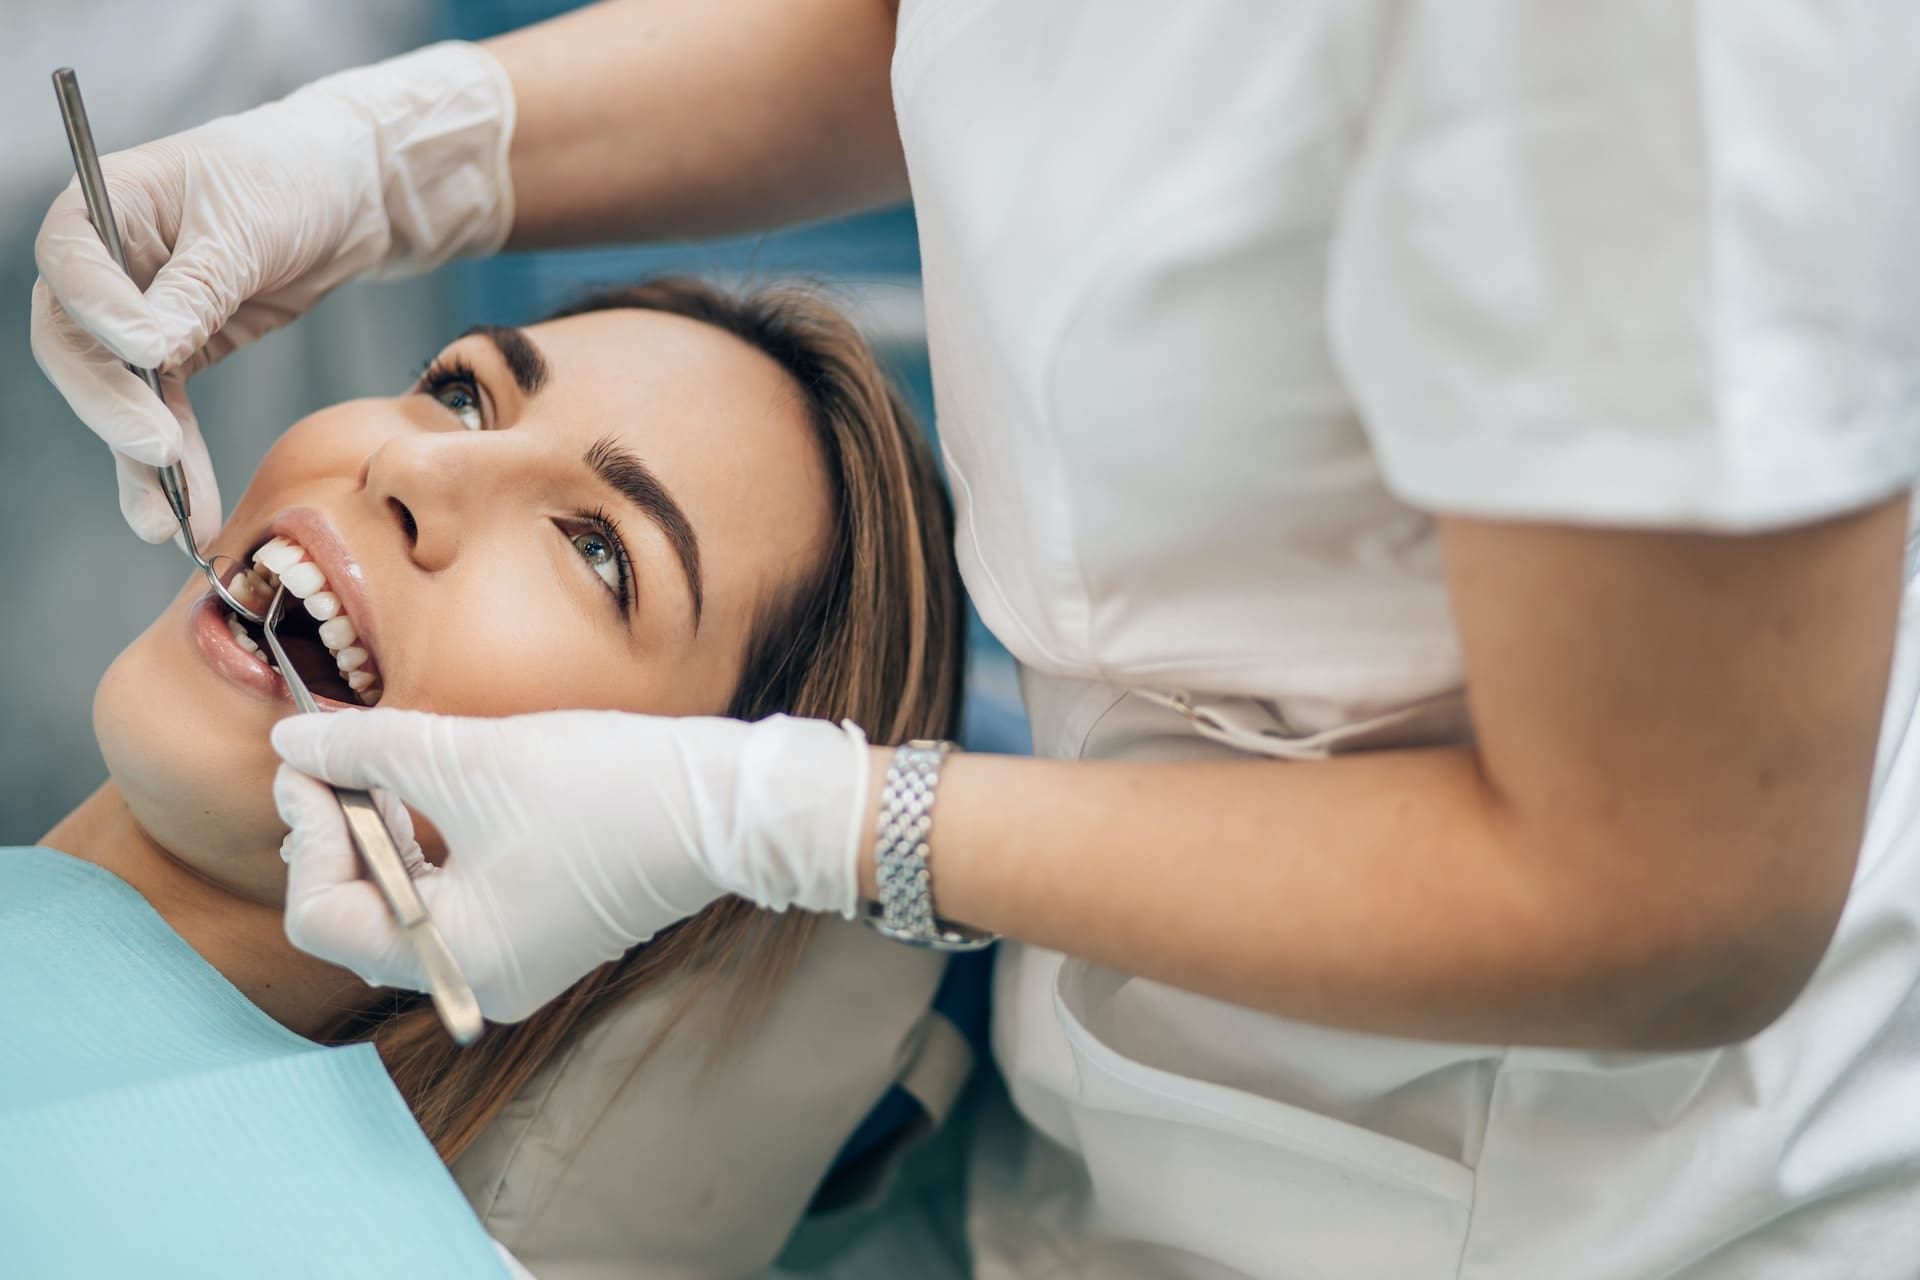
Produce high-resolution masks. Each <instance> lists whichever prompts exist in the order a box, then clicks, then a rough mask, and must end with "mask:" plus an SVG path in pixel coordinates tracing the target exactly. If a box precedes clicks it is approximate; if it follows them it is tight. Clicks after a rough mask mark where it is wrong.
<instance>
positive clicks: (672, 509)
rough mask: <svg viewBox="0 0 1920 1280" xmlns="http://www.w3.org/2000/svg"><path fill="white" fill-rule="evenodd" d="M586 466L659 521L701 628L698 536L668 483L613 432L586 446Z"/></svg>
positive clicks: (694, 626) (611, 487) (617, 491)
mask: <svg viewBox="0 0 1920 1280" xmlns="http://www.w3.org/2000/svg"><path fill="white" fill-rule="evenodd" d="M586 463H587V469H588V470H590V471H592V472H593V474H594V475H595V476H597V477H598V478H599V479H600V482H601V483H602V484H605V485H606V486H607V487H608V488H609V489H612V490H613V491H614V492H615V493H617V494H619V495H620V496H621V497H623V498H625V499H626V500H627V501H628V502H630V503H632V504H633V505H634V506H635V507H637V508H639V510H640V513H641V514H642V515H644V516H646V517H647V519H649V520H651V521H653V523H654V524H656V525H658V526H659V528H660V532H661V533H663V534H665V535H666V537H667V541H668V542H669V543H671V544H672V546H673V553H674V555H676V556H678V557H679V559H680V568H681V571H682V572H684V573H685V574H686V575H687V594H688V595H690V596H692V597H693V629H694V632H695V633H696V634H697V633H698V632H699V630H700V599H701V589H700V538H699V535H697V534H696V533H694V531H693V523H692V522H691V521H689V520H688V519H687V513H686V512H684V511H682V510H681V509H680V504H679V503H677V502H675V501H674V500H673V495H672V494H671V493H669V492H667V487H666V486H665V485H663V484H661V483H660V477H658V476H656V475H654V474H653V472H652V470H650V469H649V468H648V466H647V464H646V463H644V462H642V461H640V459H639V458H638V457H636V456H635V455H634V454H633V453H632V452H631V451H629V450H628V449H627V448H626V447H625V446H623V445H622V444H621V443H620V442H619V441H618V440H617V439H615V438H614V437H613V436H602V437H601V438H600V439H598V440H596V441H594V443H593V446H592V447H591V448H589V449H588V450H587V454H586Z"/></svg>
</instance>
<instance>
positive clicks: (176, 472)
mask: <svg viewBox="0 0 1920 1280" xmlns="http://www.w3.org/2000/svg"><path fill="white" fill-rule="evenodd" d="M53 92H54V96H55V97H57V98H59V99H60V119H61V121H62V122H63V123H65V125H66V126H67V146H68V147H69V148H71V149H72V151H73V167H74V171H75V172H76V173H78V174H79V175H80V194H81V196H83V197H84V198H85V199H86V202H87V215H88V216H89V217H91V218H92V219H93V229H94V230H95V231H97V232H98V233H99V234H100V243H102V244H104V245H106V246H107V252H108V254H110V255H111V256H112V257H113V260H114V261H115V262H117V263H119V264H120V270H121V271H123V272H126V271H127V253H126V250H125V249H124V248H122V247H121V244H120V228H119V227H118V226H117V225H116V224H115V223H114V221H113V206H112V205H111V204H110V203H108V201H107V181H106V178H105V177H103V176H102V175H101V173H100V153H99V152H98V151H96V150H95V149H94V146H93V128H92V126H90V125H89V124H88V123H87V108H86V104H85V103H83V102H81V101H80V81H79V80H78V79H76V78H75V76H74V74H73V68H72V67H62V68H60V69H59V70H58V71H56V72H54V73H53ZM127 274H129V275H131V274H132V273H131V272H127ZM127 368H129V369H131V370H133V372H134V373H135V374H136V375H137V376H138V377H139V378H140V380H141V381H142V382H144V383H146V384H147V385H148V386H149V387H151V388H152V389H153V394H154V395H155V397H157V398H158V399H159V400H160V402H161V404H163V405H164V404H165V403H166V396H164V395H163V394H161V391H160V375H159V374H158V373H156V372H155V371H154V370H152V369H141V368H138V367H136V366H134V365H131V364H130V365H128V366H127ZM156 470H157V471H158V472H159V475H160V491H161V492H162V493H164V494H166V495H167V505H168V506H170V507H172V508H173V516H174V519H176V520H178V521H179V522H180V542H181V546H182V548H183V549H184V550H185V551H186V553H187V556H188V558H189V559H191V560H192V561H193V562H194V564H195V565H197V566H199V568H200V571H201V572H202V573H204V574H206V575H207V580H208V581H209V582H211V583H213V590H214V594H216V595H218V596H219V597H220V599H221V600H222V601H224V602H225V604H226V606H227V608H229V609H231V610H233V611H234V612H235V613H237V614H239V615H240V616H241V617H243V618H245V619H246V620H247V621H248V622H256V623H257V622H261V621H262V618H261V617H260V615H259V614H257V613H255V612H254V611H253V610H251V609H249V608H247V607H246V606H245V605H243V604H241V603H240V602H239V601H238V600H235V599H234V598H233V594H232V593H231V592H230V591H228V590H227V588H226V586H225V584H223V583H222V582H221V581H220V571H219V570H218V569H216V568H214V560H228V559H231V558H232V557H230V556H215V557H214V560H208V559H207V558H206V557H205V556H203V555H201V554H200V547H199V545H198V544H197V543H195V542H194V540H193V526H192V524H191V523H189V522H188V519H187V517H188V516H190V515H192V514H193V504H192V502H191V501H189V499H188V497H187V474H186V472H185V471H183V470H182V469H181V468H180V464H179V463H177V462H176V463H174V464H173V465H172V466H169V467H159V468H156Z"/></svg>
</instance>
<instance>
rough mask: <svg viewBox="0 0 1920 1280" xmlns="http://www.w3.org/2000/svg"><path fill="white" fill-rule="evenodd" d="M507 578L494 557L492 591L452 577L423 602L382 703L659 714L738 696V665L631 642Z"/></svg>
mask: <svg viewBox="0 0 1920 1280" xmlns="http://www.w3.org/2000/svg"><path fill="white" fill-rule="evenodd" d="M502 576H503V575H502V573H501V572H500V570H499V569H498V562H497V561H496V562H495V572H494V573H493V574H491V575H489V581H488V583H487V584H486V585H487V588H488V589H487V591H486V592H485V593H484V595H481V594H480V593H477V592H465V591H459V590H458V588H459V587H460V586H462V585H465V584H455V583H447V584H444V585H445V586H446V588H447V589H446V591H445V592H444V593H442V592H437V591H436V592H433V593H432V594H430V595H429V596H428V597H427V598H425V599H423V600H422V601H421V602H420V605H419V607H418V608H417V609H416V610H415V611H413V613H412V616H411V617H410V618H409V619H408V630H409V632H411V633H412V634H413V635H415V636H418V637H419V642H418V643H416V644H410V645H409V646H408V649H409V654H408V661H407V662H406V674H405V676H404V677H403V678H402V680H400V681H399V682H395V683H392V684H390V686H389V690H388V697H387V698H386V699H384V700H383V704H384V705H393V706H406V707H415V708H419V709H422V710H428V711H437V712H440V713H442V714H447V715H468V716H510V715H522V714H526V713H529V712H537V711H555V710H562V709H576V708H588V709H602V710H613V711H640V712H647V713H649V714H653V715H718V714H721V713H722V712H724V711H725V710H726V708H727V705H728V703H729V702H730V701H731V699H732V693H733V683H734V682H733V679H732V675H731V673H730V672H724V671H707V670H704V669H703V668H704V665H705V664H704V663H702V662H701V661H700V660H699V659H697V658H695V657H692V656H689V655H688V654H687V653H686V651H685V650H684V649H683V648H681V647H679V646H678V645H676V644H673V643H671V642H656V643H655V644H654V645H653V646H651V647H647V646H640V647H636V646H634V645H630V644H628V643H627V642H626V641H625V639H624V638H623V637H622V636H620V635H619V634H618V633H616V632H615V630H614V628H613V627H612V626H610V625H608V624H607V623H606V622H605V621H602V620H600V619H596V618H593V617H592V616H591V615H590V613H589V612H588V611H587V609H586V607H585V605H584V604H583V602H581V601H577V600H573V599H571V598H569V597H568V595H567V594H566V593H563V592H561V591H559V590H557V589H556V588H555V586H554V585H553V584H552V582H551V580H549V581H548V582H547V583H544V584H541V583H538V582H536V583H533V584H531V585H525V589H522V590H517V591H516V590H510V589H507V587H506V584H505V583H504V582H503V581H502ZM523 585H524V584H523ZM435 596H438V597H439V598H438V599H435V598H434V597H435ZM504 601H511V602H512V603H511V604H502V603H501V602H504Z"/></svg>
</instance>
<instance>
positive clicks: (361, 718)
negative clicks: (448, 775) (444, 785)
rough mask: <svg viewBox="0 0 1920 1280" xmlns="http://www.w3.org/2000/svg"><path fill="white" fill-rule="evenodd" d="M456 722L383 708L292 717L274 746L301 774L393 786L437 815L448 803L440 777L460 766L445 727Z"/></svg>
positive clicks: (278, 730)
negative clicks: (455, 758) (439, 781)
mask: <svg viewBox="0 0 1920 1280" xmlns="http://www.w3.org/2000/svg"><path fill="white" fill-rule="evenodd" d="M454 723H457V722H456V721H455V720H454V719H453V718H452V717H448V716H436V715H432V714H429V713H427V712H424V711H396V710H384V709H374V710H370V711H336V712H333V713H331V714H316V715H305V716H289V717H287V718H286V719H284V720H282V721H280V722H279V723H278V724H276V725H274V727H273V749H274V750H275V751H277V752H279V753H280V758H281V759H283V760H285V761H286V762H287V763H288V764H290V765H292V766H293V767H294V768H296V769H298V770H299V771H300V772H302V773H305V774H308V775H310V776H312V777H316V778H325V779H326V780H327V781H328V782H331V783H333V784H334V785H336V786H343V787H365V788H369V789H371V788H374V787H385V788H388V789H389V790H392V791H394V792H396V793H397V794H398V795H399V796H400V798H401V799H402V800H404V801H406V802H407V803H408V804H411V805H413V806H414V807H415V808H417V809H419V810H421V811H422V812H423V813H425V814H426V815H427V816H428V817H429V818H432V817H434V816H435V815H436V814H437V813H439V812H441V811H442V808H443V805H442V801H443V799H444V797H443V796H442V795H441V788H440V787H439V786H438V784H437V779H438V778H439V777H440V776H441V775H442V773H443V772H457V771H458V770H457V765H456V763H455V762H454V760H453V759H452V758H451V757H452V754H453V751H454V742H453V735H452V733H451V731H449V730H445V726H448V725H452V724H454ZM436 754H437V755H439V756H442V757H447V758H445V759H439V760H436V758H435V757H436Z"/></svg>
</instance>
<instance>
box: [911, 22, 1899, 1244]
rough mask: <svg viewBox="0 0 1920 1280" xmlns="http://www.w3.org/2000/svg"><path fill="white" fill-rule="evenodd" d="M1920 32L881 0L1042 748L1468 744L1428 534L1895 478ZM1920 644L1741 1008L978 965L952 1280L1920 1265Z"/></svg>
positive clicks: (943, 414)
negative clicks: (963, 1219) (1347, 1002)
mask: <svg viewBox="0 0 1920 1280" xmlns="http://www.w3.org/2000/svg"><path fill="white" fill-rule="evenodd" d="M1916 67H1920V5H1914V4H1912V3H1910V2H1909V0H1878V2H1875V0H1859V2H1857V3H1850V4H1831V3H1816V2H1815V0H1722V2H1720V3H1712V2H1708V0H1697V2H1688V0H1464V2H1463V0H1430V2H1427V3H1421V2H1419V0H1248V2H1247V3H1231V4H1230V3H1224V2H1219V0H1190V2H1182V3H1156V2H1152V0H1085V2H1072V0H1047V2H1044V3H1042V2H1039V0H904V3H903V4H902V6H901V14H900V23H899V32H898V42H897V46H896V50H895V55H894V63H893V84H894V97H895V104H896V108H897V111H898V115H899V123H900V131H901V136H902V138H903V140H904V143H905V148H906V155H907V159H908V164H909V169H910V172H911V176H912V184H913V194H914V199H915V205H916V209H917V214H918V217H919V223H920V236H921V248H922V257H923V263H924V272H925V281H926V297H927V309H928V329H929V335H930V340H931V345H932V353H933V361H934V373H935V386H936V399H937V408H938V415H939V427H940V432H941V437H942V441H943V445H944V448H945V450H946V454H947V461H948V463H949V465H950V471H951V478H952V484H953V487H954V491H955V499H956V502H957V505H958V509H959V514H960V531H959V554H960V562H961V566H962V569H963V571H964V573H965V575H966V580H967V583H968V586H969V588H970V589H971V592H972V595H973V598H974V600H975V601H976V602H977V604H978V606H979V608H980V611H981V613H982V614H983V615H984V617H985V619H986V621H987V623H988V624H989V626H991V627H992V629H993V631H994V632H995V633H996V634H997V635H998V636H999V637H1000V638H1001V639H1002V640H1003V641H1004V642H1005V643H1006V644H1007V646H1008V647H1009V648H1010V649H1011V650H1012V651H1013V653H1014V654H1015V656H1016V657H1017V658H1018V659H1019V660H1020V662H1021V664H1022V672H1023V675H1022V678H1023V685H1024V689H1025V692H1026V695H1027V698H1028V703H1029V710H1030V713H1031V717H1032V721H1033V729H1034V742H1035V746H1036V749H1037V750H1038V751H1039V752H1041V753H1042V754H1046V755H1051V756H1057V757H1083V756H1084V757H1096V756H1098V757H1114V756H1134V757H1156V758H1200V757H1206V756H1212V755H1226V754H1234V753H1246V752H1257V753H1264V754H1268V755H1273V756H1281V757H1297V758H1312V757H1316V756H1322V755H1325V754H1327V753H1328V752H1332V751H1339V750H1349V749H1357V748H1360V747H1365V746H1381V745H1393V744H1410V743H1422V742H1445V741H1459V740H1461V739H1462V738H1463V737H1464V736H1465V735H1466V734H1468V733H1469V732H1470V726H1469V725H1468V723H1467V720H1466V716H1465V713H1464V709H1463V707H1464V702H1463V698H1462V696H1461V680H1462V673H1461V662H1460V655H1459V651H1458V647H1457V644H1456V641H1455V636H1454V633H1453V630H1452V627H1451V625H1450V621H1449V617H1448V609H1447V599H1446V594H1445V592H1444V590H1443V585H1442V578H1441V572H1440V562H1439V557H1438V554H1437V549H1436V545H1435V541H1434V534H1433V524H1432V519H1431V513H1433V512H1449V513H1461V514H1470V515H1478V516H1487V517H1514V518H1529V519H1539V520H1549V521H1566V522H1579V523H1586V524H1600V525H1611V526H1628V527H1642V528H1675V529H1679V528H1690V529H1718V530H1729V531H1740V530H1758V529H1767V528H1774V527H1780V526H1784V525H1790V524H1794V523H1797V522H1803V521H1808V520H1813V519H1817V518H1820V517H1823V516H1828V515H1832V514H1836V513H1840V512H1844V511H1848V510H1852V509H1857V508H1859V507H1862V506H1865V505H1867V504H1870V503H1873V502H1875V501H1878V500H1881V499H1884V498H1887V497H1889V496H1892V495H1895V494H1897V493H1899V492H1901V491H1902V490H1904V489H1907V488H1909V487H1911V486H1912V485H1913V484H1914V482H1915V479H1916V476H1917V475H1920V252H1917V249H1920V74H1916V73H1915V68H1916ZM1913 564H1914V559H1913V557H1912V556H1910V557H1909V568H1910V570H1911V568H1912V567H1913ZM1910 577H1911V574H1910ZM1542 607H1546V608H1550V607H1551V602H1550V601H1543V602H1542ZM1903 626H1904V628H1905V629H1904V630H1903V634H1902V637H1901V642H1900V645H1899V653H1898V658H1897V664H1898V665H1897V669H1896V671H1895V674H1894V683H1893V689H1892V693H1891V695H1890V699H1889V706H1888V712H1887V725H1886V731H1885V733H1884V735H1883V740H1882V748H1881V753H1880V758H1879V764H1878V772H1877V774H1876V778H1875V787H1874V794H1875V801H1874V812H1873V815H1872V819H1871V822H1870V827H1869V832H1868V836H1867V842H1866V848H1865V851H1864V853H1863V855H1862V858H1861V861H1860V864H1859V871H1858V875H1857V879H1856V884H1855V889H1854V893H1853V897H1852V900H1851V901H1850V903H1849V905H1848V907H1847V910H1846V912H1845V915H1844V918H1843V919H1842V921H1841V924H1840V927H1839V931H1838V935H1837V936H1836V938H1835V940H1834V942H1833V945H1832V948H1831V951H1830V953H1829V955H1828V956H1827V958H1826V960H1825V962H1824V964H1823V965H1822V967H1821V968H1820V970H1819V972H1818V974H1817V976H1816V977H1815V978H1814V980H1813V982H1812V984H1811V985H1810V986H1809V988H1808V989H1807V991H1806V993H1805V994H1804V996H1803V997H1802V998H1801V999H1800V1001H1799V1002H1798V1003H1797V1004H1796V1005H1795V1007H1794V1008H1793V1009H1792V1010H1791V1011H1790V1012H1789V1013H1788V1014H1787V1015H1786V1016H1784V1017H1783V1018H1782V1019H1780V1020H1779V1021H1778V1022H1777V1023H1776V1024H1775V1025H1774V1026H1772V1027H1770V1028H1769V1029H1768V1030H1766V1031H1765V1032H1764V1033H1762V1034H1761V1035H1760V1036H1758V1037H1756V1038H1754V1039H1753V1040H1751V1041H1750V1042H1748V1043H1745V1044H1741V1045H1737V1046H1733V1047H1729V1048H1724V1049H1718V1050H1713V1051H1708V1052H1699V1053H1685V1054H1667V1055H1626V1054H1593V1053H1574V1052H1563V1051H1544V1050H1534V1049H1526V1048H1508V1047H1501V1046H1476V1045H1450V1044H1434V1043H1421V1042H1413V1041H1402V1040H1396V1039H1391V1038H1382V1037H1373V1036H1364V1035H1357V1034H1350V1033H1346V1032H1339V1031H1332V1030H1328V1029H1325V1028H1320V1027H1314V1026H1309V1025H1306V1024H1302V1023H1297V1022H1291V1021H1288V1020H1285V1019H1281V1018H1275V1017H1271V1016H1268V1015H1264V1014H1257V1013H1252V1012H1249V1011H1246V1010H1242V1009H1236V1008H1233V1007H1231V1006H1228V1005H1225V1004H1221V1003H1219V1002H1215V1001H1210V1000H1206V999H1202V998H1200V997H1196V996H1192V995H1188V994H1185V993H1181V992H1178V991H1174V990H1172V989H1170V988H1167V987H1164V986H1161V985H1159V984H1156V983H1152V982H1148V981H1144V980H1141V979H1137V978H1130V977H1128V976H1127V975H1124V974H1120V973H1114V972H1111V971H1107V970H1103V969H1098V968H1093V967H1090V966H1087V965H1085V964H1083V963H1079V962H1074V961H1064V960H1063V958H1062V957H1060V956H1058V955H1054V954H1050V953H1042V952H1039V951H1036V950H1032V949H1024V948H1018V947H1013V948H1009V949H1008V952H1007V953H1006V954H1004V955H1003V956H1002V962H1001V965H1000V971H999V978H998V983H997V991H996V995H997V999H998V1002H999V1003H998V1006H997V1010H996V1028H995V1042H996V1043H995V1047H996V1053H997V1055H998V1058H999V1062H1000V1065H1001V1067H1002V1068H1003V1070H1004V1072H1005V1074H1006V1077H1007V1080H1008V1083H1009V1086H1010V1091H1011V1095H1012V1098H1013V1101H1014V1103H1015V1105H1016V1106H1017V1107H1018V1109H1019V1111H1020V1113H1021V1114H1022V1115H1023V1116H1024V1118H1025V1120H1026V1122H1027V1126H1009V1127H1008V1128H1006V1129H1005V1130H1004V1131H996V1130H993V1129H992V1128H991V1127H989V1131H988V1132H987V1133H985V1134H984V1135H983V1139H982V1142H981V1151H980V1154H979V1156H978V1158H977V1160H976V1165H975V1177H974V1184H975V1185H974V1188H973V1201H972V1209H971V1213H972V1217H973V1222H972V1227H973V1232H972V1234H973V1244H974V1247H975V1249H976V1252H977V1259H976V1265H977V1267H978V1269H979V1273H980V1274H981V1275H982V1276H988V1277H998V1276H1042V1275H1044V1276H1077V1275H1095V1276H1100V1277H1121V1278H1124V1277H1131V1276H1196V1277H1198V1276H1205V1277H1219V1276H1235V1275H1248V1276H1285V1277H1328V1278H1330V1280H1331V1278H1335V1277H1337V1278H1339V1280H1352V1278H1354V1277H1360V1278H1363V1280H1364V1278H1370V1277H1390V1278H1392V1280H1425V1278H1427V1277H1468V1278H1472V1280H1491V1278H1494V1277H1499V1278H1500V1280H1536V1278H1538V1277H1548V1276H1551V1277H1555V1278H1556V1280H1583V1278H1592V1280H1600V1278H1602V1277H1605V1278H1607V1280H1628V1278H1631V1280H1648V1278H1649V1277H1656V1276H1670V1275H1675V1276H1678V1275H1684V1276H1688V1277H1727V1278H1729V1280H1732V1278H1736V1277H1737V1278H1738V1280H1764V1278H1771V1277H1781V1278H1785V1277H1792V1278H1793V1280H1801V1278H1803V1277H1807V1276H1823V1275H1839V1274H1845V1275H1848V1276H1854V1277H1903V1278H1905V1277H1911V1276H1913V1275H1914V1274H1916V1272H1917V1270H1920V1001H1917V1000H1916V997H1915V980H1916V977H1917V976H1920V829H1916V824H1915V818H1916V813H1915V810H1916V801H1917V800H1920V779H1917V778H1916V772H1917V771H1920V759H1916V754H1915V753H1916V749H1915V748H1910V747H1909V746H1908V745H1907V743H1906V738H1905V734H1904V730H1905V728H1906V725H1907V723H1908V720H1909V716H1910V712H1911V709H1912V706H1913V703H1914V698H1915V690H1916V686H1917V685H1920V644H1917V643H1916V641H1917V640H1920V597H1914V596H1910V597H1909V599H1908V602H1907V605H1906V608H1905V613H1904V620H1903ZM1810 678H1818V673H1817V672H1815V673H1810ZM1168 856H1169V857H1176V858H1185V857H1203V856H1205V855H1204V850H1190V849H1169V850H1168ZM1356 945H1365V943H1364V940H1363V939H1362V940H1356ZM1028 1126H1030V1127H1028Z"/></svg>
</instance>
